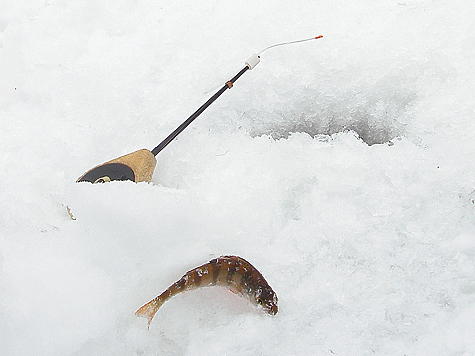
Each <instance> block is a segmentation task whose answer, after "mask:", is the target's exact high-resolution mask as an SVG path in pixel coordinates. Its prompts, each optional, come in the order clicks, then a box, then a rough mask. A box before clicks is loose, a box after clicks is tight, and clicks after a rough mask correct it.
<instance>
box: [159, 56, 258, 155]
mask: <svg viewBox="0 0 475 356" xmlns="http://www.w3.org/2000/svg"><path fill="white" fill-rule="evenodd" d="M248 69H250V67H249V66H248V65H246V66H245V67H244V68H243V69H241V71H240V72H239V73H238V74H236V75H235V76H234V77H233V78H232V79H230V80H229V81H228V82H226V84H225V85H224V86H223V87H222V88H221V89H219V90H218V91H217V92H216V94H214V95H213V96H212V97H211V98H209V99H208V101H207V102H206V103H204V104H203V105H201V107H200V108H199V109H198V110H196V111H195V112H194V113H193V114H192V115H191V116H190V117H189V118H188V119H186V120H185V121H184V122H183V123H182V124H181V125H180V126H178V127H177V128H176V129H175V131H173V132H172V133H171V134H170V135H168V137H167V138H166V139H164V140H163V141H162V142H160V144H159V145H158V146H157V147H155V148H154V149H153V150H152V151H151V152H152V153H153V155H154V156H156V155H157V154H158V153H159V152H160V151H161V150H163V149H164V148H165V147H166V146H167V145H168V144H169V143H170V142H172V141H173V139H174V138H175V137H177V136H178V135H179V134H180V133H181V132H182V131H183V130H184V129H186V127H187V126H188V125H189V124H191V123H192V122H193V120H194V119H196V118H197V117H198V116H199V115H200V114H201V113H202V112H203V111H205V110H206V108H207V107H208V106H210V105H211V104H212V103H213V102H214V101H215V100H216V99H218V98H219V96H220V95H221V94H223V93H224V92H225V91H226V89H231V88H232V86H233V84H234V82H235V81H236V80H238V79H239V77H240V76H241V75H243V74H244V73H245V72H246V71H247V70H248Z"/></svg>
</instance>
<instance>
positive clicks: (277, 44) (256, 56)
mask: <svg viewBox="0 0 475 356" xmlns="http://www.w3.org/2000/svg"><path fill="white" fill-rule="evenodd" d="M322 37H323V36H322V35H319V36H315V37H311V38H305V39H303V40H296V41H289V42H282V43H276V44H273V45H272V46H269V47H266V48H264V49H262V50H261V51H259V52H258V53H257V54H254V55H253V57H251V58H250V59H252V58H254V60H255V61H257V63H259V61H260V58H261V57H260V55H261V54H262V53H264V52H265V51H267V50H268V49H271V48H274V47H279V46H285V45H289V44H294V43H301V42H307V41H312V40H318V39H319V38H322ZM257 63H255V64H254V65H251V64H249V63H246V64H247V65H248V66H249V67H250V69H252V68H254V67H255V66H256V65H257ZM219 87H220V85H216V86H214V87H213V88H211V89H209V90H207V91H205V92H203V94H209V93H210V92H212V91H214V90H216V89H217V88H219Z"/></svg>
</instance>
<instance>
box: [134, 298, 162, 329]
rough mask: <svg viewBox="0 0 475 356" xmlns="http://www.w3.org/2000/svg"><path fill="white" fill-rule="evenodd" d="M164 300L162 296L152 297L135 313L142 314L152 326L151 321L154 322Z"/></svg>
mask: <svg viewBox="0 0 475 356" xmlns="http://www.w3.org/2000/svg"><path fill="white" fill-rule="evenodd" d="M162 304H163V301H162V300H161V298H155V299H152V300H151V301H150V302H148V303H147V304H145V305H143V306H141V307H140V308H139V309H138V310H137V311H136V312H135V315H137V316H141V317H144V318H147V319H148V328H150V323H151V322H152V319H153V317H154V316H155V313H156V312H157V311H158V309H160V307H161V306H162Z"/></svg>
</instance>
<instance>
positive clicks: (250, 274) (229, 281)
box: [135, 256, 278, 326]
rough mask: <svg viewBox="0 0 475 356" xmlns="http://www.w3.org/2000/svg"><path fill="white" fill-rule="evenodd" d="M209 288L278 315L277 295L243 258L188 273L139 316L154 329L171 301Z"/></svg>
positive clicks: (216, 261) (221, 259) (212, 263)
mask: <svg viewBox="0 0 475 356" xmlns="http://www.w3.org/2000/svg"><path fill="white" fill-rule="evenodd" d="M207 286H223V287H227V288H229V289H230V290H231V291H232V292H234V293H236V294H238V295H242V296H244V297H247V298H248V299H249V300H250V302H251V303H252V304H254V305H259V306H261V307H262V308H263V309H264V310H265V311H266V312H267V313H269V314H272V315H274V314H276V313H277V310H278V307H277V301H278V300H277V295H276V294H275V293H274V291H273V290H272V288H271V287H270V286H269V285H268V284H267V282H266V280H265V279H264V277H263V276H262V274H261V273H260V272H259V271H258V270H257V269H256V268H254V266H252V265H251V264H250V263H249V262H247V261H246V260H245V259H243V258H241V257H238V256H221V257H219V258H215V259H212V260H211V261H209V262H208V263H205V264H204V265H202V266H199V267H196V268H194V269H192V270H190V271H188V272H186V273H185V274H184V275H183V277H181V278H180V279H179V280H178V281H176V282H175V283H173V284H172V285H171V286H170V287H168V289H167V290H166V291H164V292H163V293H162V294H160V295H159V296H157V297H156V298H155V299H152V300H151V301H150V302H148V303H147V304H145V305H144V306H142V307H141V308H140V309H138V310H137V311H136V312H135V315H137V316H143V317H146V318H148V325H149V326H150V323H151V322H152V319H153V317H154V315H155V313H156V312H157V311H158V309H159V308H160V307H161V306H162V305H163V303H165V302H166V301H167V300H168V299H170V298H171V297H173V296H174V295H176V294H179V293H182V292H185V291H188V290H193V289H197V288H200V287H207Z"/></svg>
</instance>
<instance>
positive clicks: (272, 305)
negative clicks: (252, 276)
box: [255, 286, 278, 315]
mask: <svg viewBox="0 0 475 356" xmlns="http://www.w3.org/2000/svg"><path fill="white" fill-rule="evenodd" d="M277 302H278V299H277V294H275V293H274V291H273V290H272V288H270V287H269V286H262V287H260V288H258V289H257V291H256V294H255V303H256V304H257V305H259V306H261V307H262V308H263V309H264V310H265V311H266V312H267V313H269V314H272V315H275V314H277V311H278V307H277Z"/></svg>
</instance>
